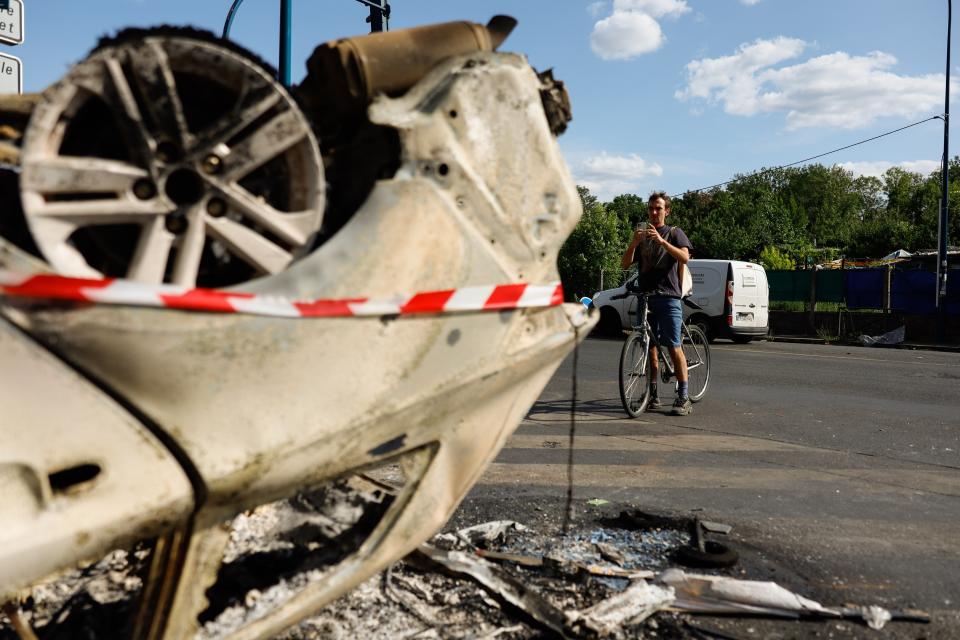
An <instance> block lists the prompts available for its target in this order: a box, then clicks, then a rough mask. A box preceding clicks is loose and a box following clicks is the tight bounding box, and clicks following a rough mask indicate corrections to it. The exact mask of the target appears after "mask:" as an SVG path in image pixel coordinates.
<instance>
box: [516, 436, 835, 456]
mask: <svg viewBox="0 0 960 640" xmlns="http://www.w3.org/2000/svg"><path fill="white" fill-rule="evenodd" d="M544 443H556V444H546V445H545V444H544ZM568 443H569V440H568V439H567V438H560V437H557V436H547V435H531V434H524V435H518V434H514V435H512V436H510V438H509V439H508V440H507V445H506V448H514V449H566V448H567V445H568ZM573 446H574V449H575V450H576V449H593V450H596V451H664V450H668V451H678V450H692V451H700V452H707V451H716V452H726V451H815V452H817V453H820V452H821V450H820V449H811V448H810V447H807V446H804V445H801V444H791V443H786V442H778V441H775V440H757V439H756V438H744V437H740V436H727V435H660V436H627V435H608V436H604V435H590V436H582V435H578V436H577V437H576V439H575V441H574V445H573Z"/></svg>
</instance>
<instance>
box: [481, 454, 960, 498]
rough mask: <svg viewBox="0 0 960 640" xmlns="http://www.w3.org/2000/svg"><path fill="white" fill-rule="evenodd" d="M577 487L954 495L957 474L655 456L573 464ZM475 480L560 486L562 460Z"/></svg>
mask: <svg viewBox="0 0 960 640" xmlns="http://www.w3.org/2000/svg"><path fill="white" fill-rule="evenodd" d="M573 477H574V484H575V486H577V487H611V486H615V487H630V488H635V489H638V488H646V489H653V488H658V489H672V490H678V489H716V490H718V491H722V490H730V489H735V490H750V491H756V492H757V494H758V496H762V495H765V494H769V493H771V492H797V493H798V495H799V494H810V489H809V487H806V488H804V487H801V486H800V484H801V483H805V484H807V485H810V484H814V483H817V484H821V485H822V487H821V489H820V491H819V493H821V494H823V493H827V494H830V493H838V495H837V499H838V500H842V501H845V500H848V499H849V496H848V495H847V492H854V491H855V492H856V493H857V495H858V496H860V497H861V498H862V497H864V496H867V495H887V496H889V495H891V494H899V495H907V496H909V495H914V494H915V493H917V492H921V493H927V494H929V493H933V494H938V495H944V496H950V497H960V474H957V473H956V472H946V471H911V470H903V469H894V470H892V469H876V470H870V469H855V468H854V469H844V468H831V469H816V468H810V469H801V468H788V467H779V466H778V467H775V468H768V469H758V468H756V467H749V468H741V469H737V468H731V467H730V466H729V465H724V466H708V465H697V466H689V465H679V464H672V463H671V462H670V461H669V459H668V458H664V457H662V456H661V457H658V458H656V459H650V460H647V461H645V463H644V464H637V465H599V464H598V465H577V466H575V467H574V470H573ZM479 482H480V483H481V484H518V485H524V486H564V485H566V483H567V466H566V464H565V463H563V464H562V463H532V464H530V463H516V464H514V463H508V462H494V463H493V464H491V465H490V467H489V468H488V469H487V470H486V471H485V472H484V474H483V476H482V477H481V479H480V481H479Z"/></svg>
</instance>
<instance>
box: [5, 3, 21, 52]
mask: <svg viewBox="0 0 960 640" xmlns="http://www.w3.org/2000/svg"><path fill="white" fill-rule="evenodd" d="M2 2H3V0H0V3H2ZM0 42H2V43H4V44H12V45H18V44H22V43H23V0H7V6H6V7H4V6H2V4H0Z"/></svg>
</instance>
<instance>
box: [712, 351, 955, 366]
mask: <svg viewBox="0 0 960 640" xmlns="http://www.w3.org/2000/svg"><path fill="white" fill-rule="evenodd" d="M717 351H739V352H741V353H752V354H756V355H767V356H799V357H801V358H824V359H832V360H861V361H863V362H879V363H881V364H892V365H895V366H896V365H901V364H915V365H920V366H924V367H930V366H934V367H960V363H958V364H948V363H943V362H930V361H923V362H914V361H912V360H903V361H894V360H877V359H876V358H861V357H859V356H824V355H818V354H813V353H797V352H796V351H757V350H754V349H736V348H723V349H717Z"/></svg>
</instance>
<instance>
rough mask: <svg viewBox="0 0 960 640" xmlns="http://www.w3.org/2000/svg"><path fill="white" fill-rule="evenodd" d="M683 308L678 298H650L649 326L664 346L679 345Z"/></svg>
mask: <svg viewBox="0 0 960 640" xmlns="http://www.w3.org/2000/svg"><path fill="white" fill-rule="evenodd" d="M682 322H683V309H682V308H681V307H680V300H679V299H678V298H663V297H651V298H650V328H652V329H653V334H654V335H655V336H657V341H658V342H660V344H661V346H664V347H679V346H680V324H681V323H682Z"/></svg>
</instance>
